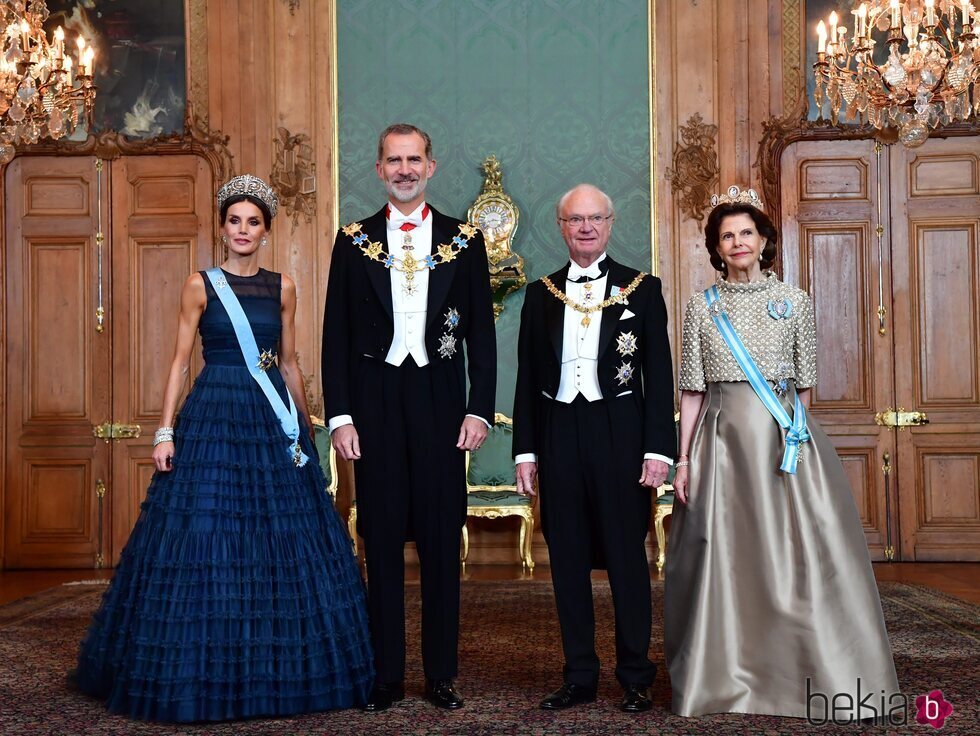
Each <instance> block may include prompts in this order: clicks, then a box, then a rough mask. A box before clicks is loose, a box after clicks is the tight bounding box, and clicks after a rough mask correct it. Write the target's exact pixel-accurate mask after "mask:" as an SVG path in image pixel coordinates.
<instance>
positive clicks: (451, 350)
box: [438, 307, 459, 359]
mask: <svg viewBox="0 0 980 736" xmlns="http://www.w3.org/2000/svg"><path fill="white" fill-rule="evenodd" d="M443 316H444V318H445V320H446V321H445V322H443V325H444V326H445V328H446V331H445V332H444V333H442V335H440V336H439V350H438V352H439V355H440V356H441V357H442V358H447V359H448V358H451V357H453V356H454V355H455V354H456V336H455V335H454V334H453V332H454V331H455V330H456V328H457V327H459V310H457V309H456V308H455V307H450V308H449V309H448V310H447V311H446V314H445V315H443Z"/></svg>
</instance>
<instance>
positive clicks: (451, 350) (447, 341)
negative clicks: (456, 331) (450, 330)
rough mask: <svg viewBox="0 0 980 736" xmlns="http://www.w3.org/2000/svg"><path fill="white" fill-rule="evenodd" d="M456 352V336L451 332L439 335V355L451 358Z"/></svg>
mask: <svg viewBox="0 0 980 736" xmlns="http://www.w3.org/2000/svg"><path fill="white" fill-rule="evenodd" d="M455 354H456V338H455V336H453V335H451V334H445V335H440V336H439V355H440V356H441V357H443V358H451V357H453V356H454V355H455Z"/></svg>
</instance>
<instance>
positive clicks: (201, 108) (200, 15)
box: [187, 0, 208, 125]
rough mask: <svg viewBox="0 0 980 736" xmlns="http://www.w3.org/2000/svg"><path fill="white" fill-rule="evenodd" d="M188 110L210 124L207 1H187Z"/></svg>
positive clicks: (204, 122)
mask: <svg viewBox="0 0 980 736" xmlns="http://www.w3.org/2000/svg"><path fill="white" fill-rule="evenodd" d="M187 108H188V110H190V114H191V115H192V116H196V117H197V118H198V119H199V120H200V121H201V122H202V123H203V124H204V125H207V124H208V7H207V0H187Z"/></svg>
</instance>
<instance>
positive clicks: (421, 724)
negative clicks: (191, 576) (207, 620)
mask: <svg viewBox="0 0 980 736" xmlns="http://www.w3.org/2000/svg"><path fill="white" fill-rule="evenodd" d="M103 589H104V587H103V586H100V585H73V586H72V585H69V586H62V587H60V588H54V589H52V590H49V591H45V592H44V593H41V594H39V595H37V596H34V597H32V598H29V599H25V600H22V601H17V602H15V603H12V604H9V605H7V606H4V607H0V662H2V666H0V733H2V734H5V736H15V735H20V734H23V735H24V736H45V735H46V734H52V735H56V736H69V735H71V734H86V736H88V735H92V736H95V735H102V734H134V735H136V734H194V735H195V736H196V735H200V736H204V735H205V734H215V735H217V734H236V736H251V735H253V734H262V735H263V736H266V735H268V736H273V735H276V736H278V735H280V734H297V735H298V734H327V733H329V734H467V735H469V734H534V735H535V736H550V735H551V734H560V735H565V734H617V735H618V734H712V735H714V734H717V735H719V736H722V735H726V734H813V733H820V734H823V733H827V734H834V733H847V734H857V733H912V734H928V733H933V732H934V730H933V729H931V728H930V727H928V726H922V725H918V724H916V723H915V720H914V716H915V707H914V705H911V701H914V698H915V696H916V695H919V694H922V693H926V692H930V691H932V690H934V689H941V690H942V691H943V693H944V696H945V699H946V700H947V701H949V702H951V703H952V704H953V708H954V710H953V714H952V716H951V717H950V718H949V719H948V720H947V721H946V723H945V726H944V728H943V729H942V732H941V733H942V734H943V735H945V734H966V733H978V732H980V725H978V724H980V721H978V716H980V707H978V704H977V693H978V692H980V671H978V670H980V664H978V663H980V607H978V606H974V605H971V604H968V603H964V602H962V601H960V600H958V599H955V598H952V597H950V596H947V595H945V594H942V593H938V592H935V591H931V590H927V589H925V588H920V587H917V586H910V585H902V584H897V583H883V584H882V585H881V593H882V601H883V604H884V610H885V618H886V621H887V624H888V630H889V633H890V635H891V641H892V645H893V648H894V650H895V660H896V665H897V667H898V674H899V681H900V682H901V684H902V687H903V689H904V691H905V693H906V695H908V696H910V711H911V712H910V713H909V718H908V721H909V725H908V726H906V727H903V728H898V729H896V728H888V729H885V728H870V727H861V726H839V727H838V726H824V727H815V726H812V725H809V724H807V723H806V722H805V721H802V720H794V719H782V718H770V717H763V716H739V715H724V716H711V717H706V718H699V719H683V718H679V717H676V716H673V715H672V714H671V713H670V710H669V706H670V688H669V685H668V681H667V676H666V673H665V672H664V671H663V667H662V666H661V669H660V672H659V673H658V676H657V682H656V685H655V691H654V699H655V707H654V710H653V711H652V712H650V713H646V714H642V715H640V716H628V715H626V714H624V713H621V712H620V711H619V710H617V709H616V704H617V703H618V700H619V697H620V694H621V693H620V690H619V688H618V686H617V684H616V683H615V681H614V679H613V677H612V664H611V662H612V652H613V651H614V644H613V632H612V627H611V625H610V624H611V621H612V608H611V603H610V596H609V588H608V585H607V584H606V583H596V584H595V592H596V600H597V602H596V616H597V621H598V622H599V625H600V631H599V634H598V648H599V653H600V656H601V657H602V659H603V675H602V682H601V684H600V692H599V700H598V702H597V703H595V704H594V705H588V706H584V707H579V708H575V709H572V710H570V711H565V712H563V713H557V714H555V713H547V712H544V711H541V710H539V709H538V708H537V703H538V700H539V699H540V698H541V697H542V696H543V695H545V694H546V693H547V692H548V691H549V690H551V689H553V688H554V687H556V686H557V685H558V684H559V683H560V676H561V675H560V673H561V658H560V653H559V639H558V629H557V624H556V622H555V614H554V603H553V599H552V591H551V584H550V582H548V581H546V580H532V581H515V582H472V581H469V582H466V583H464V584H463V601H462V608H463V622H464V623H463V632H462V641H461V651H460V661H461V664H462V674H461V677H460V678H459V681H458V684H459V686H460V689H461V691H462V692H463V694H464V695H465V696H466V698H467V701H466V707H465V708H464V709H463V710H462V711H458V712H455V713H447V712H443V711H438V710H436V709H435V708H432V707H431V706H429V705H428V703H426V702H425V701H424V700H423V699H422V697H421V689H422V676H421V668H420V663H419V658H418V612H419V606H420V604H419V589H418V586H417V585H409V589H408V617H409V623H408V632H409V653H408V668H409V671H408V679H407V681H406V686H407V687H408V690H409V692H408V697H407V699H406V700H405V701H404V702H403V703H401V704H400V705H399V706H397V707H395V708H393V709H392V710H391V711H388V712H387V713H383V714H377V715H367V714H364V713H361V712H360V711H354V710H351V711H342V712H334V713H321V714H314V715H309V716H303V717H300V718H293V719H288V720H254V721H244V722H236V723H229V724H219V725H201V726H170V725H156V724H145V723H138V722H132V721H128V720H125V719H123V718H120V717H117V716H110V715H108V714H107V713H106V712H105V710H104V709H103V708H102V707H101V705H100V704H99V703H98V702H96V701H93V700H90V699H87V698H85V697H83V696H81V695H78V694H75V693H73V692H71V691H69V690H67V689H66V688H65V684H64V682H65V672H66V671H67V670H68V669H69V668H70V667H72V666H73V661H74V657H75V653H76V647H77V646H78V642H79V640H80V638H81V636H82V634H83V632H84V630H85V627H86V626H87V623H88V617H89V615H90V614H91V613H92V611H93V610H94V609H95V607H96V606H97V605H98V601H99V596H100V595H101V593H102V590H103ZM662 598H663V585H662V584H661V583H655V584H654V611H655V618H656V619H657V620H656V621H655V626H654V635H653V647H652V649H653V652H654V655H653V656H654V658H655V660H656V661H659V662H662V660H663V653H662V644H661V641H662V628H661V626H660V621H659V617H660V611H661V610H662V606H663V602H662Z"/></svg>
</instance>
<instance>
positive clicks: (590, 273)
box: [568, 261, 602, 279]
mask: <svg viewBox="0 0 980 736" xmlns="http://www.w3.org/2000/svg"><path fill="white" fill-rule="evenodd" d="M583 277H588V278H590V279H598V278H601V277H602V270H601V269H600V268H599V263H598V261H596V262H595V263H592V264H591V265H590V266H589V267H588V268H582V267H581V266H580V265H578V264H577V263H575V262H574V261H572V263H571V265H570V266H569V268H568V278H569V279H580V278H583Z"/></svg>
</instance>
